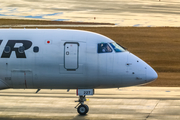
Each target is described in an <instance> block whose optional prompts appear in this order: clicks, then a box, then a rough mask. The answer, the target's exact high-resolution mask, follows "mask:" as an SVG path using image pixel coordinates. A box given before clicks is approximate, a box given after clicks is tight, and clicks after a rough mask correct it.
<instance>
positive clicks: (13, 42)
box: [0, 40, 32, 58]
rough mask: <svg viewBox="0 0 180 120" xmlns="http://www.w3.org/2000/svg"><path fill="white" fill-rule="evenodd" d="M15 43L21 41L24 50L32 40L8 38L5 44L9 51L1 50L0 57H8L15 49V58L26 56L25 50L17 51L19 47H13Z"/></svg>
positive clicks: (30, 44)
mask: <svg viewBox="0 0 180 120" xmlns="http://www.w3.org/2000/svg"><path fill="white" fill-rule="evenodd" d="M0 42H2V41H0ZM16 43H22V46H21V47H23V48H24V51H25V50H27V49H29V48H30V47H31V46H32V42H31V41H28V40H8V42H7V44H6V46H9V47H10V51H9V52H5V51H3V53H2V55H1V58H10V56H11V53H12V51H15V53H16V57H17V58H26V54H25V52H19V51H18V49H19V48H18V47H15V44H16ZM6 46H5V47H6Z"/></svg>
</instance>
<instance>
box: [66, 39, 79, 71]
mask: <svg viewBox="0 0 180 120" xmlns="http://www.w3.org/2000/svg"><path fill="white" fill-rule="evenodd" d="M78 58H79V43H76V42H66V43H64V68H65V69H67V70H76V69H78V64H79V63H78Z"/></svg>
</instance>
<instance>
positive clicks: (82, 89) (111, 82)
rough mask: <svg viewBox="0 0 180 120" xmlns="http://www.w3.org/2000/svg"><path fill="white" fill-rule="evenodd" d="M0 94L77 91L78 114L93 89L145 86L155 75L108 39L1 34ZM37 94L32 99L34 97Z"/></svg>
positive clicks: (68, 33) (75, 33)
mask: <svg viewBox="0 0 180 120" xmlns="http://www.w3.org/2000/svg"><path fill="white" fill-rule="evenodd" d="M0 57H1V58H0V89H7V88H13V89H37V92H39V90H40V89H67V90H68V91H69V90H70V89H76V92H77V96H79V100H78V101H76V102H78V104H77V106H76V107H75V108H77V112H78V113H79V114H80V115H85V114H87V112H88V111H89V107H88V106H87V105H86V104H84V102H85V101H86V96H87V95H93V94H94V89H101V88H120V87H128V86H135V85H141V84H146V83H149V82H152V81H154V80H155V79H157V77H158V75H157V73H156V72H155V70H154V69H153V68H152V67H151V66H149V65H148V64H147V63H145V62H144V61H143V60H141V59H140V58H138V57H137V56H135V55H134V54H132V53H131V52H129V51H128V50H126V49H124V48H123V47H122V46H121V45H119V44H117V43H116V42H114V41H113V40H111V39H110V38H108V37H106V36H103V35H100V34H98V33H94V32H89V31H82V30H70V29H0ZM37 92H36V93H37Z"/></svg>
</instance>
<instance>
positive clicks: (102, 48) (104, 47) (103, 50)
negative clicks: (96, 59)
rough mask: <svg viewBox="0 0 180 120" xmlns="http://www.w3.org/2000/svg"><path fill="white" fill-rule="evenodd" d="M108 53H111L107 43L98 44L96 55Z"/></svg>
mask: <svg viewBox="0 0 180 120" xmlns="http://www.w3.org/2000/svg"><path fill="white" fill-rule="evenodd" d="M109 52H112V49H111V47H110V46H109V45H108V44H107V43H99V44H98V53H109Z"/></svg>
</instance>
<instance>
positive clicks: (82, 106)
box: [75, 95, 89, 115]
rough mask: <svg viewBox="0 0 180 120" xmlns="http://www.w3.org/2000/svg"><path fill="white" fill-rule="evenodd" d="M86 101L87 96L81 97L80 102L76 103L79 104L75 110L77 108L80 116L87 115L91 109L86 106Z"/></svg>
mask: <svg viewBox="0 0 180 120" xmlns="http://www.w3.org/2000/svg"><path fill="white" fill-rule="evenodd" d="M84 101H86V96H85V95H80V96H79V100H78V101H75V102H79V103H78V104H77V105H76V107H75V108H77V112H78V113H79V114H80V115H85V114H86V113H87V112H88V111H89V107H88V106H87V105H86V104H84Z"/></svg>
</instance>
